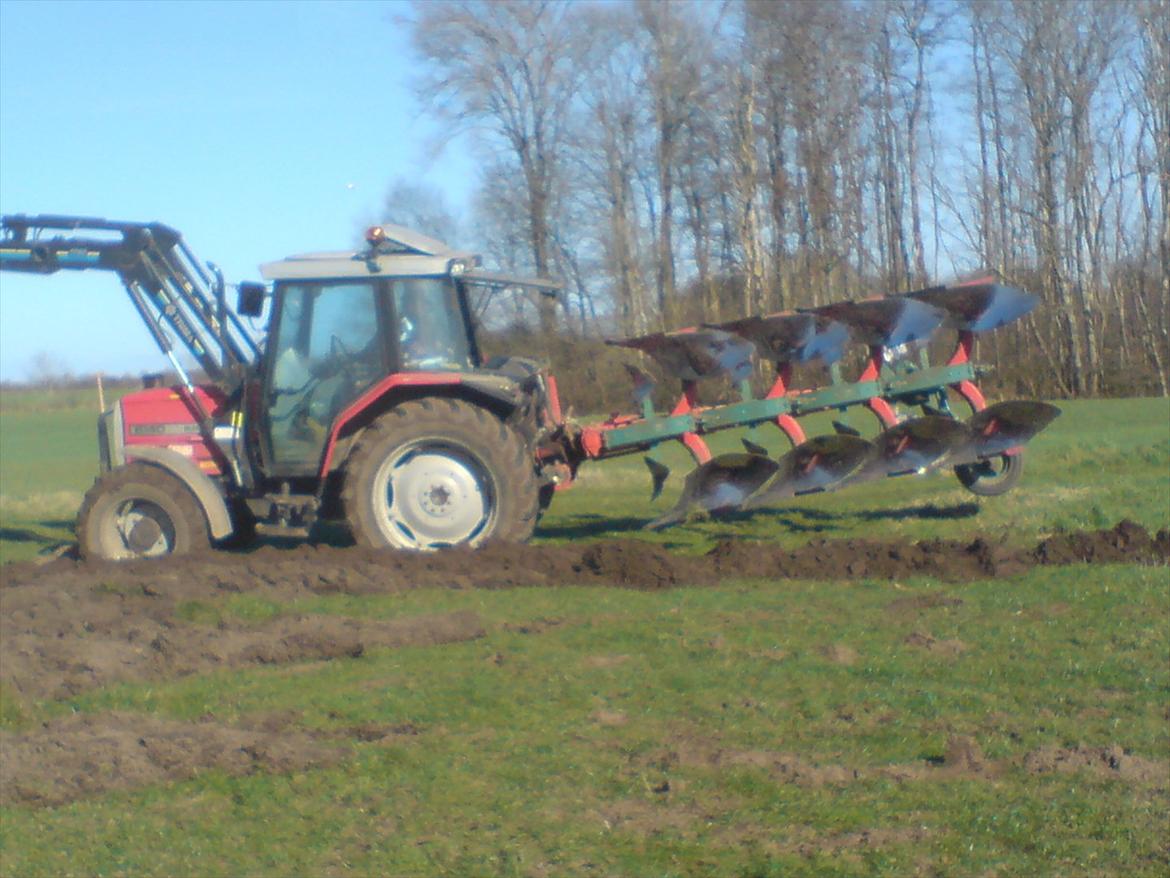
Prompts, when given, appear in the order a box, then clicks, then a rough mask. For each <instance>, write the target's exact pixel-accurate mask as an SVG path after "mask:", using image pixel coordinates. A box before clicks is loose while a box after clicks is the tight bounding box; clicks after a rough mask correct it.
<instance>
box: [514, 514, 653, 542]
mask: <svg viewBox="0 0 1170 878" xmlns="http://www.w3.org/2000/svg"><path fill="white" fill-rule="evenodd" d="M648 521H650V519H649V518H633V517H630V516H626V517H622V518H618V517H616V516H614V517H611V516H607V515H596V514H593V513H589V514H586V515H575V516H573V520H572V521H570V522H567V523H564V524H556V525H552V526H549V525H545V524H538V525H537V526H536V535H537V536H538V537H544V538H547V539H554V540H580V539H585V538H588V537H599V536H603V535H605V534H608V533H610V532H614V531H620V532H623V533H629V532H631V531H640V530H641V529H642V527H643V526H644V525H645V524H646V523H647V522H648Z"/></svg>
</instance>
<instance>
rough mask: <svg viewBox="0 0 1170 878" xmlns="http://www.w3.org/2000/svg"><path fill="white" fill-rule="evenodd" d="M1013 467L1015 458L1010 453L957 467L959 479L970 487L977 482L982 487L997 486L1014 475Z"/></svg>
mask: <svg viewBox="0 0 1170 878" xmlns="http://www.w3.org/2000/svg"><path fill="white" fill-rule="evenodd" d="M1013 469H1015V458H1014V457H1012V456H1011V455H1009V454H1000V455H997V456H996V457H989V458H986V459H984V460H980V461H979V462H978V463H969V464H963V465H961V466H957V467H955V471H956V472H957V473H958V475H959V480H960V481H961V482H962V483H963V484H964V485H966V486H967V487H968V488H969V487H971V486H972V485H976V484H978V485H979V487H981V488H995V487H997V486H998V485H1001V484H1002V483H1003V482H1005V481H1007V480H1008V479H1009V478H1011V477H1012V475H1013V473H1012V470H1013Z"/></svg>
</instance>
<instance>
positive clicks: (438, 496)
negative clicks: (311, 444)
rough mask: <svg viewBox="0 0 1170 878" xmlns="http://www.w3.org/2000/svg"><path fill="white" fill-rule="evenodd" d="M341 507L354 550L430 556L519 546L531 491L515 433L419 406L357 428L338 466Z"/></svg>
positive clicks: (474, 413) (487, 418)
mask: <svg viewBox="0 0 1170 878" xmlns="http://www.w3.org/2000/svg"><path fill="white" fill-rule="evenodd" d="M342 500H343V502H344V504H345V514H346V519H347V520H348V522H349V525H350V528H351V529H352V530H353V534H354V538H355V539H356V540H357V541H358V542H359V543H360V544H362V545H366V546H372V547H383V546H392V547H395V548H403V549H421V550H432V549H441V548H445V547H448V546H457V545H467V546H477V545H479V544H481V543H483V542H486V541H487V540H489V539H490V540H503V541H507V542H523V541H524V540H527V539H528V538H529V537H530V536H531V535H532V531H533V529H534V528H535V526H536V519H537V513H538V503H539V487H538V483H537V478H536V470H535V466H534V463H533V456H532V451H531V449H530V448H529V447H528V444H527V443H526V442H525V441H524V439H523V437H522V436H521V435H520V434H519V433H518V432H517V431H516V430H514V429H513V428H511V427H509V426H508V425H507V424H505V423H504V422H502V421H501V420H500V419H499V418H497V417H496V416H495V415H493V414H492V413H491V412H489V411H486V410H485V409H483V408H480V407H479V406H475V405H472V404H471V403H467V402H464V401H462V400H455V399H423V400H415V401H412V402H407V403H403V404H402V405H400V406H398V407H396V408H393V409H391V410H390V411H388V412H387V413H386V414H384V415H382V417H380V418H379V419H378V420H377V421H375V422H374V423H373V424H372V425H370V426H369V427H368V428H366V432H365V433H364V434H363V435H362V436H361V438H360V439H359V440H358V442H357V444H356V445H355V446H354V449H353V451H352V453H351V454H350V457H349V460H348V461H347V464H346V472H345V481H344V488H343V490H342Z"/></svg>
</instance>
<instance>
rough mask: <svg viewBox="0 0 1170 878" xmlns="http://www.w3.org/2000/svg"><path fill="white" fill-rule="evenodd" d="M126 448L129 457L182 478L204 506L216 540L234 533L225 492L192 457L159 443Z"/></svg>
mask: <svg viewBox="0 0 1170 878" xmlns="http://www.w3.org/2000/svg"><path fill="white" fill-rule="evenodd" d="M124 451H125V455H126V459H127V460H141V461H144V462H146V463H151V464H154V465H155V466H158V467H161V468H162V469H165V470H167V472H169V473H171V474H172V475H174V476H175V477H177V478H179V479H180V480H182V482H183V484H185V485H186V486H187V487H188V488H189V489H190V490H191V493H192V494H194V495H195V499H196V500H198V501H199V505H200V506H201V507H202V508H203V514H204V515H206V516H207V526H208V528H209V529H210V531H211V536H212V537H213V538H214V539H217V540H222V539H224V538H225V537H228V536H231V533H232V517H231V514H230V513H229V512H228V508H227V502H226V501H225V500H224V498H223V494H222V493H221V492H220V490H219V488H217V487H216V485H215V482H213V481H212V480H211V479H210V478H209V477H208V476H207V474H206V473H205V472H203V471H202V470H201V469H199V467H198V466H197V465H196V464H195V463H194V462H193V461H192V460H191V459H190V458H187V457H184V456H183V455H181V454H179V452H177V451H172V450H171V449H170V448H163V447H160V446H157V445H131V446H128V447H127V448H125V449H124Z"/></svg>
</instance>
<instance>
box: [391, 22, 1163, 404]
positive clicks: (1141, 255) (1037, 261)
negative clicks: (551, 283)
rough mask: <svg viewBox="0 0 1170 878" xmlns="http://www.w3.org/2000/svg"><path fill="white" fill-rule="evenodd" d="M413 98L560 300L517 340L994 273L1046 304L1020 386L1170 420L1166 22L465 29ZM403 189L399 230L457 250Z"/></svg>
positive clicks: (483, 213)
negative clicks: (460, 139)
mask: <svg viewBox="0 0 1170 878" xmlns="http://www.w3.org/2000/svg"><path fill="white" fill-rule="evenodd" d="M411 26H412V27H413V42H414V47H415V49H416V51H417V53H418V55H419V57H420V60H421V61H422V62H423V63H422V64H421V65H420V69H421V70H422V71H423V72H422V74H420V78H419V80H418V82H417V83H416V87H417V90H418V94H419V97H420V98H421V99H422V100H423V102H424V104H425V106H426V107H427V108H428V112H433V113H435V114H436V115H437V117H438V118H440V119H441V120H443V122H444V123H445V124H446V126H447V127H446V130H447V131H448V133H454V132H456V131H459V132H466V133H467V134H468V135H469V136H471V137H472V138H474V140H475V142H476V143H477V144H478V145H479V146H480V147H481V149H482V158H483V165H484V171H483V174H482V177H481V180H480V182H479V187H478V192H477V195H476V209H475V211H474V218H473V219H474V230H473V231H470V230H466V229H465V230H464V232H463V234H464V235H470V236H473V237H474V238H475V239H476V243H477V245H479V246H480V247H482V248H483V250H484V252H485V253H488V254H491V255H492V256H493V257H494V258H496V259H497V260H498V261H499V262H500V263H501V265H503V266H507V267H509V268H512V269H517V270H526V271H531V272H535V273H536V274H539V275H555V276H558V277H560V278H562V279H563V280H564V281H565V283H566V287H565V293H564V295H563V296H562V297H561V299H560V300H559V303H554V302H553V301H551V300H547V299H541V298H540V297H531V298H528V297H524V296H521V295H516V296H513V297H512V298H508V299H502V298H497V299H496V300H495V301H493V302H491V303H483V304H484V305H485V307H491V308H494V309H496V313H497V315H498V314H499V313H503V314H505V315H506V319H507V322H510V323H511V324H512V325H514V326H527V327H530V328H534V329H538V330H539V331H540V332H542V333H544V334H545V336H546V337H547V336H548V334H550V333H557V332H559V333H561V334H562V335H563V334H565V333H571V334H572V335H574V336H577V337H581V338H596V337H598V336H603V335H615V334H629V335H633V334H640V333H645V332H649V331H654V330H658V329H672V328H677V327H681V326H685V325H689V324H693V323H695V322H697V321H716V320H726V319H731V318H734V317H739V316H743V315H746V314H763V313H768V312H773V311H778V310H781V309H787V308H796V307H805V306H814V305H819V304H823V303H826V302H829V301H833V300H839V299H843V298H850V297H858V296H861V295H866V294H875V293H883V292H895V291H899V290H908V289H914V288H919V287H923V286H928V285H931V284H932V283H935V282H937V281H938V280H940V279H945V278H946V276H948V275H950V274H953V273H955V272H959V271H964V270H969V269H976V268H989V269H993V270H995V271H996V272H998V273H999V275H1000V276H1001V277H1003V278H1004V280H1005V281H1006V282H1009V283H1013V284H1016V285H1018V286H1021V287H1024V288H1025V289H1028V290H1030V291H1032V292H1035V293H1037V294H1038V295H1039V296H1040V297H1041V299H1042V305H1041V307H1040V308H1038V309H1037V310H1036V311H1035V312H1033V314H1032V315H1031V316H1029V317H1028V318H1027V319H1025V320H1024V321H1022V322H1021V323H1020V324H1019V325H1018V326H1015V327H1013V328H1009V329H1005V330H1001V331H999V332H997V333H994V334H992V335H991V336H989V337H987V339H986V340H985V341H984V342H983V344H982V346H981V351H980V355H981V359H984V360H988V361H990V362H991V363H992V364H993V365H994V366H996V367H997V370H998V372H999V373H1000V376H1001V377H1000V380H1001V381H1004V382H1008V383H1013V384H1015V385H1018V386H1019V388H1020V389H1021V390H1025V391H1029V392H1032V393H1036V394H1044V395H1056V396H1076V395H1093V394H1107V393H1115V394H1121V393H1157V394H1161V395H1167V394H1168V393H1170V387H1168V371H1167V369H1168V366H1170V349H1168V345H1170V313H1168V312H1170V304H1168V303H1170V221H1168V219H1167V210H1166V205H1167V203H1168V201H1170V0H1112V2H1108V0H954V2H943V0H882V2H856V0H822V2H815V3H813V2H803V0H726V2H714V0H673V2H660V0H626V2H615V3H595V2H568V0H451V2H421V3H418V4H417V5H416V7H415V8H414V15H413V17H412V24H411ZM436 204H437V202H436V199H435V198H434V196H433V193H427V192H423V191H420V190H419V188H418V187H417V186H415V185H413V184H408V183H403V182H399V184H398V185H397V186H395V187H394V188H392V190H391V192H390V194H389V196H388V199H387V205H386V215H387V218H388V219H391V220H394V221H400V222H407V223H414V224H421V225H422V226H423V230H424V231H430V232H432V233H435V234H439V235H448V236H449V235H451V234H452V229H451V227H452V224H453V223H454V220H453V219H452V217H451V216H450V213H449V211H445V210H444V209H443V208H442V207H441V205H440V206H438V207H436Z"/></svg>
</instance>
